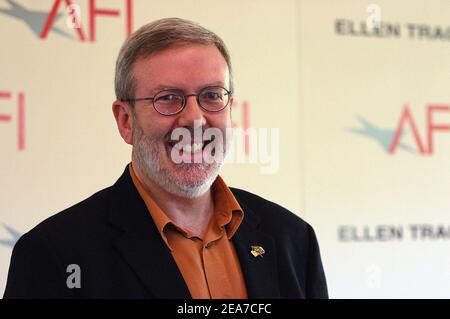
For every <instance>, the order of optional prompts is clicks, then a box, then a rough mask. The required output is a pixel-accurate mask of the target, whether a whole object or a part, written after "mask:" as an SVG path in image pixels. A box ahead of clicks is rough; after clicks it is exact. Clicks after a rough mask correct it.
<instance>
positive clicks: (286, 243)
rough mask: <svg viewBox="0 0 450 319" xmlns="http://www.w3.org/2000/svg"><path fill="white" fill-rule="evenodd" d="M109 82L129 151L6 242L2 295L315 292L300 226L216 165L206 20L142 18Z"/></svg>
mask: <svg viewBox="0 0 450 319" xmlns="http://www.w3.org/2000/svg"><path fill="white" fill-rule="evenodd" d="M115 89H116V96H117V100H116V101H114V103H113V106H112V109H113V113H114V117H115V119H116V122H117V126H118V129H119V132H120V135H121V136H122V138H123V139H124V141H125V142H126V143H128V144H131V145H132V146H133V150H132V162H131V163H130V164H129V165H128V166H127V167H126V168H125V171H124V173H123V174H122V176H121V177H120V178H119V180H118V181H117V182H116V183H115V184H114V185H113V186H111V187H109V188H106V189H104V190H102V191H100V192H98V193H96V194H94V195H93V196H91V197H90V198H88V199H86V200H84V201H82V202H80V203H78V204H76V205H75V206H73V207H71V208H68V209H66V210H65V211H63V212H61V213H59V214H57V215H55V216H53V217H51V218H49V219H47V220H46V221H44V222H43V223H41V224H40V225H38V226H37V227H35V228H34V229H33V230H31V231H30V232H28V233H27V234H25V235H24V236H23V237H22V238H21V239H20V240H19V241H18V242H17V244H16V246H15V247H14V251H13V255H12V260H11V266H10V271H9V276H8V283H7V287H6V291H5V297H6V298H17V297H43V298H47V297H55V298H110V297H112V298H115V297H119V298H121V297H122V298H191V297H192V298H327V287H326V281H325V275H324V271H323V268H322V263H321V259H320V253H319V248H318V244H317V240H316V237H315V235H314V231H313V229H312V228H311V226H309V225H308V224H307V223H306V222H304V221H303V220H302V219H300V218H299V217H297V216H296V215H294V214H293V213H291V212H289V211H287V210H286V209H284V208H282V207H280V206H278V205H276V204H274V203H272V202H269V201H267V200H265V199H263V198H260V197H258V196H256V195H253V194H251V193H248V192H245V191H243V190H238V189H230V188H228V187H227V185H226V184H225V183H224V181H223V180H222V179H221V178H220V176H218V173H219V170H220V167H221V165H222V163H223V157H224V155H225V154H226V152H227V150H228V149H229V145H230V139H229V137H228V135H227V130H228V129H229V128H230V126H231V112H230V109H231V104H232V103H233V97H232V92H233V81H232V70H231V63H230V57H229V54H228V51H227V49H226V47H225V44H224V43H223V41H222V40H221V39H220V38H219V37H218V36H217V35H216V34H214V33H212V32H211V31H209V30H206V29H205V28H203V27H201V26H199V25H198V24H196V23H193V22H190V21H186V20H182V19H177V18H171V19H162V20H158V21H155V22H153V23H150V24H148V25H145V26H143V27H142V28H141V29H139V30H138V31H137V32H135V33H134V34H133V35H132V36H131V37H130V38H128V39H127V40H126V42H125V43H124V45H123V47H122V49H121V51H120V53H119V57H118V59H117V64H116V79H115ZM211 130H212V131H211ZM198 132H200V134H197V133H198ZM207 132H210V134H209V135H208V134H206V133H207ZM192 135H195V136H194V137H192ZM208 136H209V138H208ZM212 136H213V137H212Z"/></svg>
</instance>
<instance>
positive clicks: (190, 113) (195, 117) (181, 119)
mask: <svg viewBox="0 0 450 319" xmlns="http://www.w3.org/2000/svg"><path fill="white" fill-rule="evenodd" d="M177 120H178V126H180V127H194V122H195V125H200V124H201V125H205V124H206V118H205V116H204V113H203V110H202V108H201V107H200V105H199V104H198V102H197V98H196V96H193V95H189V96H186V105H185V107H184V109H183V111H181V113H180V114H179V116H178V119H177Z"/></svg>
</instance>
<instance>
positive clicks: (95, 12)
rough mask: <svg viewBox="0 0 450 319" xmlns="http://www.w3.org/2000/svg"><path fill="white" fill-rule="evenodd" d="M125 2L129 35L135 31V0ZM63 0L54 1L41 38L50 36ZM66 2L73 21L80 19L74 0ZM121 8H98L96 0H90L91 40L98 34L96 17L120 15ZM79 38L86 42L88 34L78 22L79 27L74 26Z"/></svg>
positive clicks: (125, 0)
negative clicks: (133, 10)
mask: <svg viewBox="0 0 450 319" xmlns="http://www.w3.org/2000/svg"><path fill="white" fill-rule="evenodd" d="M123 1H124V2H125V26H126V35H127V36H129V35H130V34H131V33H132V32H133V31H132V29H133V12H132V9H133V0H123ZM62 2H63V0H55V2H54V3H53V6H52V8H51V10H50V12H49V15H48V17H47V20H46V21H45V24H44V26H43V29H42V31H41V34H40V38H41V39H46V38H47V36H48V33H49V31H50V29H51V28H52V26H53V23H54V22H55V18H56V15H57V13H58V10H59V7H60V5H61V3H62ZM64 3H65V5H66V10H68V12H69V15H70V16H71V19H72V20H73V21H77V20H79V19H80V17H79V16H77V14H76V10H74V9H73V8H74V4H73V3H72V0H64ZM120 13H121V12H120V10H118V9H105V8H98V7H97V6H96V3H95V0H89V9H88V16H89V40H90V41H91V42H94V41H95V35H96V17H97V16H110V17H119V16H120ZM74 29H75V31H76V33H77V35H78V38H79V39H80V41H82V42H84V41H86V35H85V32H84V29H83V28H82V26H81V24H78V27H76V28H74Z"/></svg>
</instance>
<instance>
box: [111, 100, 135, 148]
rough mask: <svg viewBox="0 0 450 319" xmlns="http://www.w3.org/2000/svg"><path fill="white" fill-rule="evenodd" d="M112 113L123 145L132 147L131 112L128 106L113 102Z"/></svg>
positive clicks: (127, 104)
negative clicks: (123, 142)
mask: <svg viewBox="0 0 450 319" xmlns="http://www.w3.org/2000/svg"><path fill="white" fill-rule="evenodd" d="M112 111H113V114H114V118H115V119H116V123H117V128H118V129H119V133H120V136H122V138H123V140H124V141H125V143H127V144H130V145H133V113H132V112H133V110H132V109H131V106H130V104H129V103H127V102H122V101H120V100H115V101H114V102H113V104H112Z"/></svg>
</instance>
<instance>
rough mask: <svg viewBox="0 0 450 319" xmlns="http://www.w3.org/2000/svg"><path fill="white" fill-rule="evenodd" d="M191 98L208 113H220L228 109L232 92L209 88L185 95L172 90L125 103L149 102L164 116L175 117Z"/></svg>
mask: <svg viewBox="0 0 450 319" xmlns="http://www.w3.org/2000/svg"><path fill="white" fill-rule="evenodd" d="M189 96H195V98H196V100H197V103H198V105H199V106H200V107H201V108H202V109H203V110H205V111H207V112H219V111H222V110H223V109H224V108H226V107H227V105H228V103H229V102H230V99H231V96H232V92H231V91H228V90H227V89H225V88H223V87H221V86H208V87H205V88H203V89H201V90H200V92H198V93H197V94H184V93H183V91H181V90H176V89H173V90H172V89H171V90H164V91H161V92H158V93H156V94H155V95H154V96H152V97H144V98H138V99H127V100H123V101H124V102H137V101H148V102H152V103H153V107H154V108H155V110H156V112H158V113H159V114H162V115H175V114H178V113H180V112H181V111H182V110H183V109H184V107H185V106H186V101H187V98H188V97H189Z"/></svg>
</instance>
